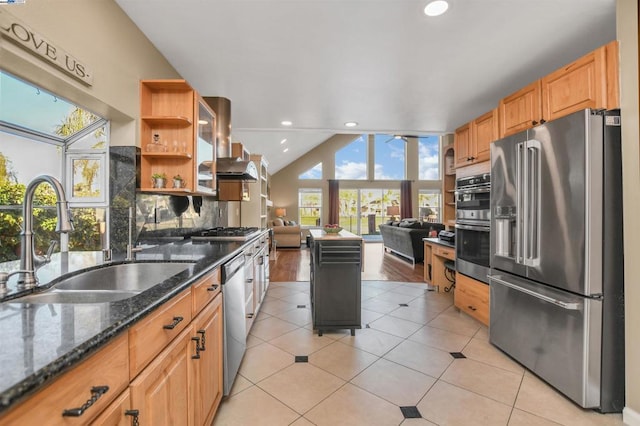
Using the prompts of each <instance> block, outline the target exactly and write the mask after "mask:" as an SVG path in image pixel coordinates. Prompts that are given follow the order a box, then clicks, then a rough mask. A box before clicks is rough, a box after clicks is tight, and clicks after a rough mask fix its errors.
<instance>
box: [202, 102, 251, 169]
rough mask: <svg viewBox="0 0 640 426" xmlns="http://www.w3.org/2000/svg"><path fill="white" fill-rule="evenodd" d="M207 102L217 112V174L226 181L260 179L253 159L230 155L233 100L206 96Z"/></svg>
mask: <svg viewBox="0 0 640 426" xmlns="http://www.w3.org/2000/svg"><path fill="white" fill-rule="evenodd" d="M204 100H205V102H206V103H207V104H208V105H209V106H210V107H211V109H213V111H214V112H215V113H216V120H217V121H218V123H217V132H218V134H217V135H216V150H217V153H218V158H217V162H216V176H217V177H218V180H224V181H252V182H255V181H257V180H258V169H257V168H256V165H255V164H254V163H253V161H246V160H242V159H240V158H235V157H230V155H231V101H230V100H229V99H227V98H223V97H220V96H208V97H204Z"/></svg>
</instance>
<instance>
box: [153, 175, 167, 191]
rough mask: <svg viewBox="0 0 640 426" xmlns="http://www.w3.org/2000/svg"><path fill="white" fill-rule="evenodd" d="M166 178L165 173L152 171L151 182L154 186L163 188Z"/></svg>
mask: <svg viewBox="0 0 640 426" xmlns="http://www.w3.org/2000/svg"><path fill="white" fill-rule="evenodd" d="M166 180H167V175H165V174H164V173H154V174H152V175H151V182H152V183H153V187H154V188H164V184H165V182H166Z"/></svg>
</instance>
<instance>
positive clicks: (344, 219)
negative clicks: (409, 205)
mask: <svg viewBox="0 0 640 426" xmlns="http://www.w3.org/2000/svg"><path fill="white" fill-rule="evenodd" d="M399 206H400V190H398V189H341V190H340V226H342V227H343V228H344V229H346V230H347V231H349V232H353V233H354V234H359V235H373V234H378V233H379V232H378V226H379V225H380V224H382V223H384V222H386V221H387V220H389V219H391V218H395V219H396V220H397V219H398V218H399V215H400V209H399ZM396 210H397V214H394V212H395V211H396Z"/></svg>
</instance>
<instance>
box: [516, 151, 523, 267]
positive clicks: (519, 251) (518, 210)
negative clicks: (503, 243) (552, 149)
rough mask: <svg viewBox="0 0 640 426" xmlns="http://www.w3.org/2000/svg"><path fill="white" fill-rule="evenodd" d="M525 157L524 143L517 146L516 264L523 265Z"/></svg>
mask: <svg viewBox="0 0 640 426" xmlns="http://www.w3.org/2000/svg"><path fill="white" fill-rule="evenodd" d="M523 157H524V142H521V143H519V144H517V145H516V259H515V260H516V263H520V264H521V263H522V233H523V229H522V213H523V212H524V206H523V205H522V195H523V194H522V188H523V183H522V162H523Z"/></svg>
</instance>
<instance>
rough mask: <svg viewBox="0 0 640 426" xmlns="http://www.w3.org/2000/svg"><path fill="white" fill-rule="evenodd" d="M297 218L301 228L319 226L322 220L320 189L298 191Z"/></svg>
mask: <svg viewBox="0 0 640 426" xmlns="http://www.w3.org/2000/svg"><path fill="white" fill-rule="evenodd" d="M298 218H299V222H300V225H301V226H320V224H321V218H322V189H319V188H304V189H302V188H301V189H299V190H298Z"/></svg>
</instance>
